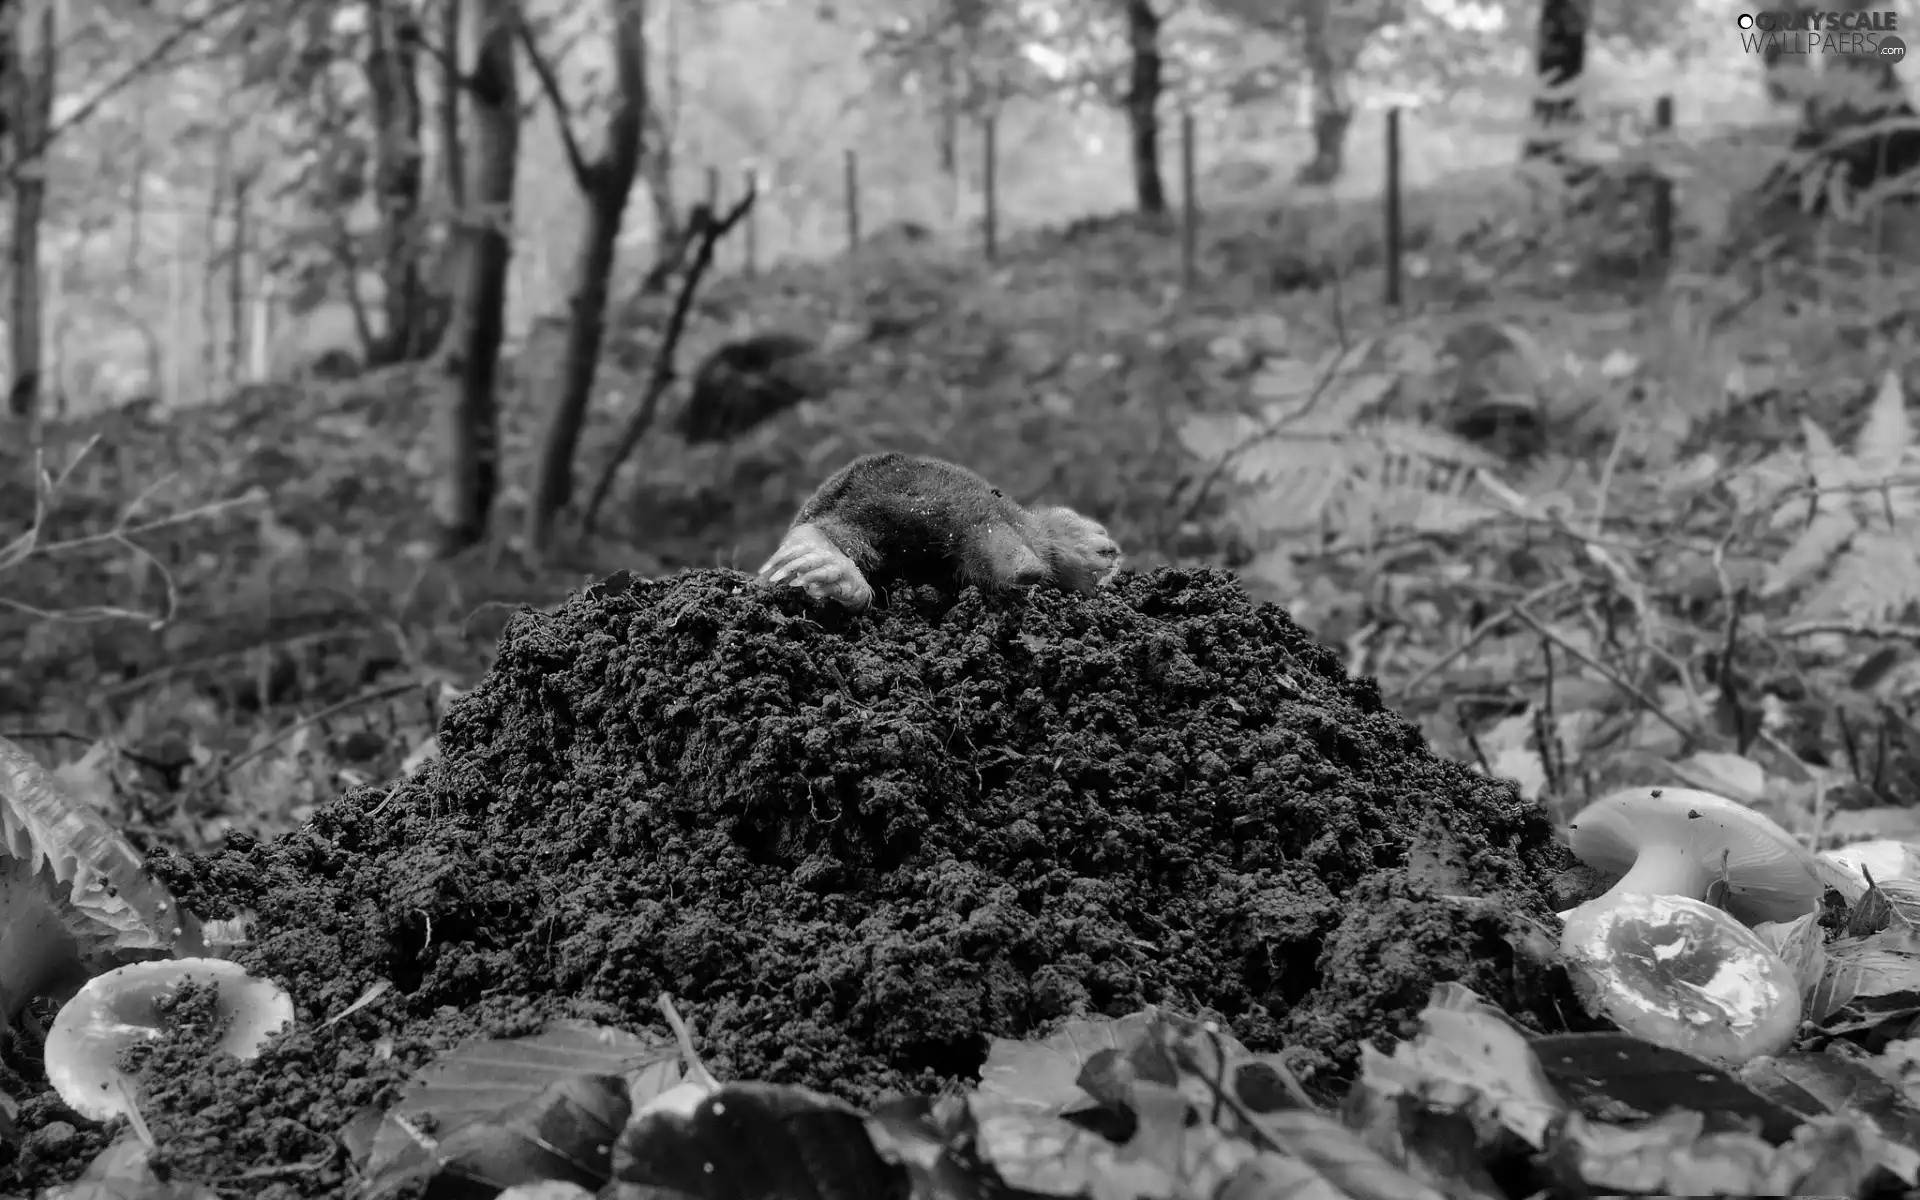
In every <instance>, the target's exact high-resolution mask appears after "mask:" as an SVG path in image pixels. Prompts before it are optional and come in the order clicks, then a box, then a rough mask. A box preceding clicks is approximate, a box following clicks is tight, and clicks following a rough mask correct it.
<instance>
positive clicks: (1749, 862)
mask: <svg viewBox="0 0 1920 1200" xmlns="http://www.w3.org/2000/svg"><path fill="white" fill-rule="evenodd" d="M1568 835H1569V841H1568V845H1569V848H1570V849H1571V850H1572V851H1573V853H1574V856H1575V857H1577V858H1578V859H1579V860H1580V861H1581V862H1583V863H1586V864H1587V865H1588V866H1590V867H1592V868H1593V869H1594V870H1596V871H1599V872H1601V873H1602V874H1604V875H1610V876H1616V877H1618V882H1616V883H1615V884H1614V885H1613V887H1612V889H1611V890H1610V891H1609V892H1608V893H1607V895H1608V896H1614V895H1629V894H1640V895H1677V896H1687V897H1690V898H1692V899H1694V900H1704V899H1706V896H1707V889H1708V888H1709V887H1710V886H1711V885H1712V883H1713V881H1714V880H1716V879H1720V878H1722V877H1723V876H1724V877H1725V879H1726V881H1727V896H1726V900H1725V907H1726V910H1727V911H1728V912H1729V913H1732V914H1733V915H1734V916H1735V917H1737V918H1739V919H1740V920H1741V921H1743V922H1745V923H1747V924H1748V925H1753V924H1757V923H1759V922H1761V921H1791V920H1794V919H1795V918H1797V917H1800V916H1804V915H1805V914H1807V913H1809V912H1812V911H1813V910H1814V908H1816V907H1817V906H1818V905H1819V903H1820V897H1821V895H1822V894H1823V891H1824V886H1823V885H1822V883H1821V880H1820V875H1819V872H1818V869H1817V866H1816V864H1815V862H1814V857H1813V854H1812V852H1811V851H1809V850H1807V849H1806V848H1805V847H1803V846H1802V845H1801V844H1800V843H1799V842H1798V841H1796V840H1795V839H1794V837H1793V835H1792V834H1790V833H1788V832H1787V831H1786V830H1784V829H1782V828H1780V826H1778V825H1776V824H1774V823H1773V822H1772V821H1771V820H1769V819H1768V818H1766V817H1765V816H1763V815H1761V814H1760V813H1757V812H1755V811H1753V810H1752V809H1750V808H1748V807H1747V806H1746V805H1744V804H1740V803H1738V802H1737V801H1733V800H1729V799H1727V798H1726V797H1724V796H1716V795H1714V794H1713V793H1712V792H1702V791H1696V790H1694V789H1692V788H1646V787H1639V788H1624V789H1622V790H1620V791H1617V792H1614V793H1613V794H1612V795H1609V796H1605V797H1602V798H1601V799H1599V800H1596V801H1594V802H1593V803H1592V804H1589V805H1587V807H1586V808H1584V809H1582V810H1580V814H1579V815H1578V816H1576V817H1575V818H1574V819H1573V821H1572V823H1571V824H1570V825H1569V827H1568Z"/></svg>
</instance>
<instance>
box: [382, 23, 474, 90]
mask: <svg viewBox="0 0 1920 1200" xmlns="http://www.w3.org/2000/svg"><path fill="white" fill-rule="evenodd" d="M400 41H401V42H402V43H411V44H412V45H415V46H418V47H419V48H420V49H422V50H424V51H426V54H427V57H428V58H431V59H432V60H433V61H434V62H435V63H436V64H438V65H439V67H440V69H441V70H443V71H445V72H446V73H447V76H448V77H449V78H451V79H452V80H453V81H454V82H455V83H457V84H459V85H460V86H461V87H463V88H469V89H471V88H472V87H473V77H472V76H470V75H468V74H467V73H466V72H464V71H462V70H461V69H460V64H459V62H458V61H457V60H456V59H455V58H454V52H453V50H452V49H450V48H448V47H446V46H442V45H440V44H439V43H438V42H436V41H433V40H432V39H431V38H429V37H427V35H426V34H425V33H423V32H421V30H420V27H419V26H418V25H417V24H414V23H412V22H408V23H405V24H403V25H401V26H400Z"/></svg>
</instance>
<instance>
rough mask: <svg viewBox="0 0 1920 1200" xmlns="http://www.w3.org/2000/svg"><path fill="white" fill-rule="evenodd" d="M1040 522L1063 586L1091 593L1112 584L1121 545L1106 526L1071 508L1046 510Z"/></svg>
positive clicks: (1055, 570) (1118, 565) (1118, 564)
mask: <svg viewBox="0 0 1920 1200" xmlns="http://www.w3.org/2000/svg"><path fill="white" fill-rule="evenodd" d="M1040 519H1041V528H1042V529H1043V530H1044V531H1045V539H1046V542H1047V549H1048V554H1049V557H1050V558H1051V559H1052V561H1053V565H1054V573H1055V575H1056V576H1058V578H1059V580H1060V582H1061V584H1062V585H1064V586H1065V587H1067V588H1069V589H1071V590H1073V591H1077V592H1091V591H1093V590H1094V589H1095V588H1098V587H1104V586H1105V585H1106V584H1108V583H1110V582H1112V580H1113V576H1114V573H1115V572H1116V571H1118V570H1119V569H1120V544H1119V543H1118V542H1116V541H1114V540H1113V539H1112V538H1111V537H1108V536H1107V527H1106V526H1104V525H1102V524H1101V523H1100V522H1098V521H1095V520H1091V519H1090V518H1087V517H1083V516H1081V515H1080V514H1079V513H1077V512H1074V511H1073V510H1072V509H1070V508H1051V509H1046V510H1044V511H1042V512H1041V514H1040Z"/></svg>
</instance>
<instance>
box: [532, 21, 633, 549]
mask: <svg viewBox="0 0 1920 1200" xmlns="http://www.w3.org/2000/svg"><path fill="white" fill-rule="evenodd" d="M608 4H609V7H610V8H611V9H612V10H613V11H612V14H611V15H612V18H613V37H614V69H615V71H616V72H617V73H618V77H619V81H620V95H619V99H618V101H617V103H616V106H615V108H614V110H613V112H612V113H610V114H609V115H608V118H607V131H606V147H605V149H604V150H602V151H601V155H600V157H599V158H598V159H596V160H595V161H594V162H592V163H590V164H588V165H587V168H586V171H585V174H584V175H583V177H582V178H581V179H580V181H579V182H580V189H581V191H582V192H583V193H584V194H585V199H586V210H587V211H586V220H585V222H584V223H583V224H582V226H581V230H580V250H579V257H578V258H577V259H576V260H575V266H574V280H573V295H572V296H571V297H570V298H569V302H568V308H569V309H570V310H571V316H572V321H571V323H570V324H569V325H568V326H567V344H566V351H565V354H564V355H563V357H562V358H561V366H560V380H561V382H560V397H559V401H558V403H557V404H556V405H555V407H554V410H553V415H552V417H551V419H550V420H549V421H548V423H547V435H546V439H545V441H544V442H543V443H542V445H541V447H540V458H539V461H538V463H537V465H536V468H535V475H534V481H533V492H532V495H531V496H530V497H529V500H528V504H527V529H526V541H527V553H528V556H529V557H530V558H532V559H533V560H535V561H538V560H539V559H541V558H543V557H544V556H545V555H546V553H547V550H548V548H549V543H550V542H551V540H552V534H553V519H554V517H555V516H556V515H557V514H558V513H559V512H560V510H561V509H563V508H565V507H566V506H567V504H568V502H569V501H571V500H572V499H573V457H574V451H575V450H576V449H577V448H578V446H579V442H580V429H581V426H582V425H583V424H584V423H585V421H586V415H587V400H588V398H589V397H590V396H591V395H592V394H593V376H594V371H595V369H596V368H597V367H598V366H599V365H600V340H601V336H602V334H603V333H604V332H605V329H606V315H607V292H608V282H609V280H610V279H611V278H612V276H613V257H614V244H615V242H616V241H617V240H618V239H619V237H620V220H621V218H622V216H623V215H624V214H625V213H626V208H627V197H628V195H630V194H631V193H632V191H633V177H634V172H635V169H636V168H637V167H638V165H639V161H640V158H641V157H642V150H641V145H640V139H641V129H642V128H643V122H644V120H645V118H646V111H647V68H646V57H647V44H646V5H645V0H608ZM555 116H556V118H557V119H559V120H565V119H566V117H565V115H564V114H560V113H556V114H555Z"/></svg>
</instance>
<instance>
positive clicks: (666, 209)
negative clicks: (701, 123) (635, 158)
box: [639, 104, 686, 292]
mask: <svg viewBox="0 0 1920 1200" xmlns="http://www.w3.org/2000/svg"><path fill="white" fill-rule="evenodd" d="M646 122H647V124H646V141H647V153H646V154H644V155H642V156H641V159H640V168H639V169H640V174H641V177H642V178H643V179H644V180H645V181H646V185H647V200H648V202H649V205H650V206H651V207H652V209H653V244H654V246H655V250H654V259H655V260H656V262H658V261H663V260H665V258H666V257H667V256H668V255H669V254H670V253H672V248H673V247H675V246H678V245H679V244H680V242H681V239H682V238H684V237H685V236H686V231H685V230H684V229H683V228H682V226H681V223H680V209H679V206H678V204H677V203H676V202H675V200H674V194H673V133H672V131H671V130H669V129H668V128H667V123H666V120H665V118H664V117H662V116H661V114H660V111H659V109H658V108H657V107H655V106H653V105H651V104H649V105H648V106H647V116H646ZM655 274H657V273H656V272H652V271H649V272H648V275H647V281H648V284H649V285H651V283H652V280H653V278H654V275H655ZM658 274H661V278H662V282H661V284H660V287H661V288H664V287H665V283H664V279H665V273H658ZM641 290H642V291H643V292H646V291H653V290H658V289H656V288H654V287H652V286H643V287H642V288H641Z"/></svg>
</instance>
